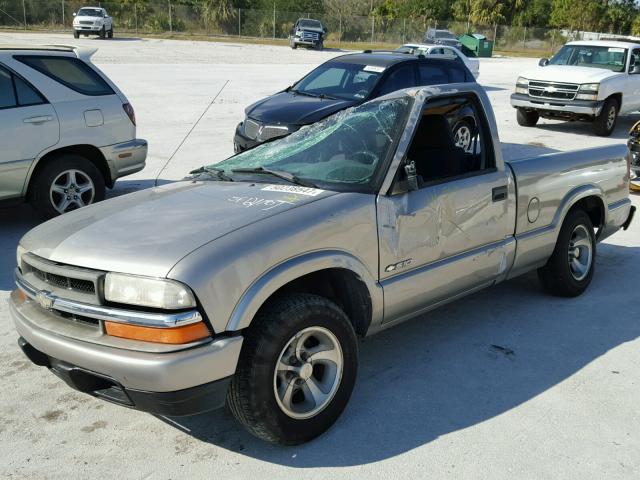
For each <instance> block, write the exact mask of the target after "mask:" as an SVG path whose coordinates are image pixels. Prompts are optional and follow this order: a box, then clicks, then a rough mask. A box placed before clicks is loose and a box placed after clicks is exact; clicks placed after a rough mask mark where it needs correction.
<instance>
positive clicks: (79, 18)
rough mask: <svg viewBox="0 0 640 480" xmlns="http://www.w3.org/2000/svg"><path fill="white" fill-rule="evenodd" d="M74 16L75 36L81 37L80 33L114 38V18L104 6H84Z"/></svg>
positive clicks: (86, 35)
mask: <svg viewBox="0 0 640 480" xmlns="http://www.w3.org/2000/svg"><path fill="white" fill-rule="evenodd" d="M73 17H74V18H73V38H80V35H84V36H85V37H88V36H89V35H98V36H99V37H100V38H113V18H111V17H110V16H109V14H107V11H106V10H105V9H104V8H102V7H82V8H81V9H80V10H78V11H77V12H76V13H74V14H73Z"/></svg>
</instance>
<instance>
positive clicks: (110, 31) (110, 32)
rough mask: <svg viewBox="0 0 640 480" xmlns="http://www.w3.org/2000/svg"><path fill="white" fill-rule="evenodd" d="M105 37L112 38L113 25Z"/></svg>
mask: <svg viewBox="0 0 640 480" xmlns="http://www.w3.org/2000/svg"><path fill="white" fill-rule="evenodd" d="M107 38H113V27H111V29H110V30H109V31H108V32H107Z"/></svg>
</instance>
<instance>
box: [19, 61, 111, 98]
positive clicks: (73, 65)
mask: <svg viewBox="0 0 640 480" xmlns="http://www.w3.org/2000/svg"><path fill="white" fill-rule="evenodd" d="M13 58H15V59H16V60H17V61H19V62H21V63H24V64H25V65H27V66H29V67H31V68H33V69H34V70H37V71H38V72H40V73H42V74H43V75H46V76H47V77H49V78H51V79H53V80H55V81H56V82H58V83H61V84H62V85H64V86H65V87H67V88H70V89H71V90H73V91H75V92H78V93H81V94H83V95H89V96H100V95H113V94H114V93H115V92H114V91H113V89H112V88H111V87H110V86H109V84H108V83H107V82H105V81H104V79H103V78H102V77H101V76H100V75H98V73H97V72H96V71H95V70H93V69H92V68H91V67H90V66H89V65H87V64H86V63H84V62H83V61H82V60H80V59H78V58H75V57H65V56H50V55H15V56H14V57H13Z"/></svg>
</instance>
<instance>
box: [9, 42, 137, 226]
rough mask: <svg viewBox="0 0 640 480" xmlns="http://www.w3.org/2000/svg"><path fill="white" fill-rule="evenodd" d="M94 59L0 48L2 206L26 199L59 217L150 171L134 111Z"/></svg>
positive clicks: (81, 53)
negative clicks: (126, 179)
mask: <svg viewBox="0 0 640 480" xmlns="http://www.w3.org/2000/svg"><path fill="white" fill-rule="evenodd" d="M94 52H95V49H92V50H78V49H76V48H74V47H63V46H51V47H34V46H25V47H8V46H0V146H1V147H0V201H3V202H4V201H9V200H16V199H27V200H28V201H29V202H30V203H31V204H32V205H33V206H34V207H36V209H37V210H38V211H40V212H41V213H42V214H43V215H44V216H46V217H52V216H55V215H58V214H61V213H65V212H68V211H70V210H75V209H77V208H79V207H82V206H84V205H88V204H90V203H94V202H97V201H99V200H102V199H103V198H104V194H105V186H106V187H109V188H112V187H113V184H114V182H115V181H116V179H117V178H120V177H122V176H124V175H129V174H131V173H135V172H137V171H139V170H142V169H143V168H144V166H145V158H146V156H147V142H146V141H145V140H140V139H136V121H135V114H134V111H133V107H132V106H131V104H130V103H129V101H128V100H127V98H126V97H125V96H124V94H123V93H122V92H121V91H120V90H118V88H117V87H116V86H115V85H114V84H113V83H112V82H111V81H110V80H109V79H108V78H107V77H106V75H104V74H103V73H102V72H101V71H100V70H98V69H97V68H96V67H95V66H94V65H93V64H92V63H91V62H90V60H89V58H90V56H91V55H92V54H93V53H94Z"/></svg>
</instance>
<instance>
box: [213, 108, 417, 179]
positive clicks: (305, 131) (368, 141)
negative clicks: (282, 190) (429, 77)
mask: <svg viewBox="0 0 640 480" xmlns="http://www.w3.org/2000/svg"><path fill="white" fill-rule="evenodd" d="M409 103H410V100H409V99H408V98H407V97H404V98H394V99H391V100H380V101H375V102H370V103H367V104H365V105H361V106H359V107H355V108H351V109H348V110H345V111H343V112H339V113H337V114H335V115H332V116H331V117H329V118H327V119H325V120H323V121H321V122H318V123H316V124H313V125H310V126H308V127H303V128H302V129H300V130H298V131H297V132H294V133H292V134H291V135H289V136H288V137H285V138H282V139H279V140H275V141H272V142H269V143H265V144H263V145H260V146H258V147H255V148H253V149H251V150H248V151H246V152H243V153H240V154H238V155H235V156H233V157H230V158H228V159H227V160H224V161H222V162H220V163H216V164H214V165H210V166H209V167H208V168H211V169H215V170H216V171H218V172H220V178H221V179H224V178H227V177H232V178H233V180H240V179H242V177H246V176H247V175H250V176H251V177H252V181H253V180H254V179H258V175H256V171H255V169H258V170H260V169H263V172H265V171H266V170H271V171H276V172H280V173H284V174H285V175H291V176H293V178H295V179H296V180H298V181H300V182H305V183H306V184H310V185H315V186H318V187H323V188H327V189H334V190H347V191H370V190H371V187H372V186H373V185H374V183H375V180H376V173H377V172H378V170H379V167H380V165H381V164H382V163H383V162H384V160H385V159H386V158H387V157H388V155H390V154H391V152H392V147H393V145H394V143H395V141H396V139H397V138H399V136H400V134H401V132H402V131H403V130H404V125H405V118H406V116H407V114H408V111H409ZM239 169H251V170H253V172H238V171H237V170H239ZM234 170H235V172H234ZM258 173H259V172H258ZM260 177H261V178H259V181H263V182H270V183H273V182H280V181H282V179H281V180H278V179H276V178H275V177H274V176H272V175H270V176H267V175H264V177H263V176H262V175H260Z"/></svg>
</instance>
